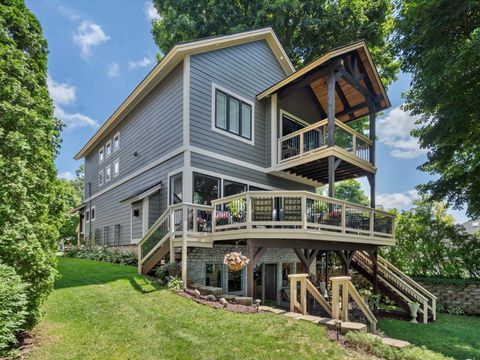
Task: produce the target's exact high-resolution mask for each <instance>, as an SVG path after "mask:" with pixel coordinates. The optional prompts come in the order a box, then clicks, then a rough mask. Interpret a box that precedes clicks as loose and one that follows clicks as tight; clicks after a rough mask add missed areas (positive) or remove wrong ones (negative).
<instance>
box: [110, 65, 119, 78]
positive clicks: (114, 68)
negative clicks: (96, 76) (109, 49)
mask: <svg viewBox="0 0 480 360" xmlns="http://www.w3.org/2000/svg"><path fill="white" fill-rule="evenodd" d="M119 71H120V65H118V64H117V63H111V64H110V66H109V67H108V71H107V75H108V77H109V78H113V77H117V76H118V75H119Z"/></svg>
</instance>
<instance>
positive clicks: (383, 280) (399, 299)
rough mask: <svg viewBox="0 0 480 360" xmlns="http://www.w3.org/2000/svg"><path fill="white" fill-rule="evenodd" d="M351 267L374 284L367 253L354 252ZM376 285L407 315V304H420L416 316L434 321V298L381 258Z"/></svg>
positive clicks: (370, 261)
mask: <svg viewBox="0 0 480 360" xmlns="http://www.w3.org/2000/svg"><path fill="white" fill-rule="evenodd" d="M351 267H352V268H353V269H355V270H356V271H357V272H358V273H360V274H361V275H362V276H363V277H365V278H366V279H367V280H368V281H370V282H371V283H372V284H373V283H374V269H373V261H372V259H371V258H370V256H369V255H368V253H367V252H364V251H356V252H355V254H354V256H353V259H352V262H351ZM377 284H378V290H379V291H380V292H381V293H383V294H384V295H385V296H387V297H388V298H389V299H391V300H392V301H394V302H395V303H396V304H397V305H398V306H399V307H401V308H402V309H403V310H405V311H406V312H407V314H410V309H409V306H408V303H410V302H418V303H419V304H420V310H419V311H418V314H419V316H420V317H421V319H422V322H423V323H427V322H428V320H433V321H435V320H436V301H437V298H436V296H435V295H433V294H432V293H430V292H429V291H428V290H427V289H425V288H424V287H423V286H421V285H420V284H419V283H417V282H416V281H414V280H413V279H412V278H410V277H409V276H407V275H405V274H404V273H403V272H402V271H400V270H399V269H398V268H397V267H395V266H394V265H392V264H391V263H390V262H388V261H387V260H385V259H384V258H382V257H381V256H378V260H377Z"/></svg>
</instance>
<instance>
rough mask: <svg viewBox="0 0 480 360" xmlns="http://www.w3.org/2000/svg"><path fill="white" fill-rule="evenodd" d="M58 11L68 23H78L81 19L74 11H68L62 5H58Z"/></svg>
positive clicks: (68, 9)
mask: <svg viewBox="0 0 480 360" xmlns="http://www.w3.org/2000/svg"><path fill="white" fill-rule="evenodd" d="M58 10H59V11H60V13H61V14H62V15H63V16H65V17H66V18H67V19H68V20H70V21H78V20H80V18H81V16H80V14H79V13H78V12H77V11H76V10H73V9H70V8H68V7H65V6H63V5H58Z"/></svg>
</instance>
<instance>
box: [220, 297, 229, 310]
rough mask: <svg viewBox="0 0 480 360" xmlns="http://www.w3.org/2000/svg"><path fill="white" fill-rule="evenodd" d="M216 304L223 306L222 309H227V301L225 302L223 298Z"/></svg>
mask: <svg viewBox="0 0 480 360" xmlns="http://www.w3.org/2000/svg"><path fill="white" fill-rule="evenodd" d="M218 302H219V303H220V304H222V306H223V307H224V308H225V307H227V305H228V301H227V300H225V298H223V297H222V298H220V300H218Z"/></svg>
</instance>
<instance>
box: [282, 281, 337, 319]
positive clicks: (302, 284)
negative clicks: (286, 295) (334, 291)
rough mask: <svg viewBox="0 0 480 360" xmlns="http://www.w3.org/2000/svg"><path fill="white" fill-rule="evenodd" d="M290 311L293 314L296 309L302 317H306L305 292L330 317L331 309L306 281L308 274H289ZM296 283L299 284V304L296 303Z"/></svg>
mask: <svg viewBox="0 0 480 360" xmlns="http://www.w3.org/2000/svg"><path fill="white" fill-rule="evenodd" d="M288 279H289V281H290V311H291V312H295V308H297V309H298V310H299V311H300V313H301V314H302V315H307V291H308V292H310V294H312V295H313V297H314V298H315V300H317V302H318V303H319V304H320V305H321V306H322V307H323V308H324V309H325V311H326V312H327V313H328V314H329V315H330V316H332V307H331V306H330V304H329V303H328V302H327V301H326V300H325V299H324V297H323V296H322V295H321V294H320V292H319V291H318V290H317V289H316V288H315V286H314V285H313V283H312V282H311V281H310V280H308V274H290V275H288ZM297 283H300V302H298V301H297Z"/></svg>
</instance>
